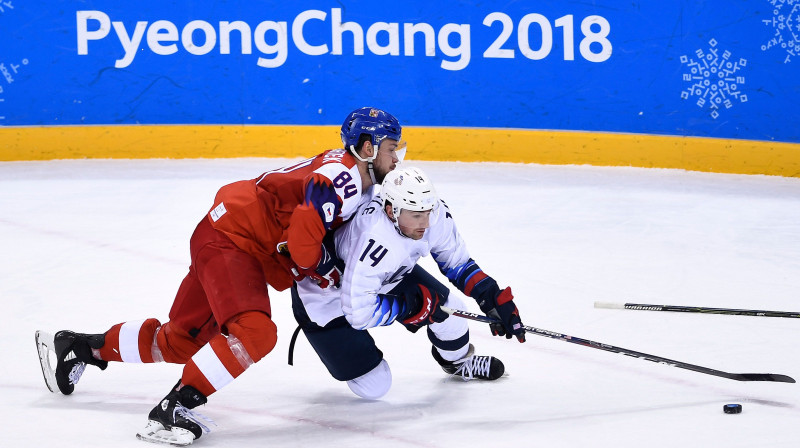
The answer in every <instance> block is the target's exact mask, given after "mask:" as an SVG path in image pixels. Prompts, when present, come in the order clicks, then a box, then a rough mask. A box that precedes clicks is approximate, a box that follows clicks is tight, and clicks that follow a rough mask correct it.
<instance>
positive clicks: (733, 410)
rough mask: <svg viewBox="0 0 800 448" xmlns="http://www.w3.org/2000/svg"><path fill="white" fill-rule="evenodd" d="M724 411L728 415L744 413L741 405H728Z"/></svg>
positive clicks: (724, 407) (723, 408)
mask: <svg viewBox="0 0 800 448" xmlns="http://www.w3.org/2000/svg"><path fill="white" fill-rule="evenodd" d="M722 410H723V411H724V412H725V413H726V414H741V413H742V405H740V404H726V405H725V406H723V407H722Z"/></svg>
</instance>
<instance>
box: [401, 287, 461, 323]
mask: <svg viewBox="0 0 800 448" xmlns="http://www.w3.org/2000/svg"><path fill="white" fill-rule="evenodd" d="M404 299H405V301H406V307H407V308H406V309H407V310H409V311H408V312H407V313H406V316H405V317H404V318H403V319H402V320H401V321H400V322H401V323H402V324H403V325H405V326H406V328H409V329H410V330H412V329H413V327H416V328H417V329H419V327H422V326H425V325H430V324H432V323H434V322H442V321H444V320H445V319H447V317H448V316H450V315H449V314H447V313H446V312H444V311H443V310H442V308H441V307H442V305H443V303H442V302H443V301H444V299H443V298H442V297H441V296H440V295H439V294H438V293H437V292H436V291H433V290H430V289H428V288H427V287H426V286H424V285H422V284H417V288H416V291H412V292H409V293H407V294H406V295H405V297H404ZM413 331H414V330H412V332H413Z"/></svg>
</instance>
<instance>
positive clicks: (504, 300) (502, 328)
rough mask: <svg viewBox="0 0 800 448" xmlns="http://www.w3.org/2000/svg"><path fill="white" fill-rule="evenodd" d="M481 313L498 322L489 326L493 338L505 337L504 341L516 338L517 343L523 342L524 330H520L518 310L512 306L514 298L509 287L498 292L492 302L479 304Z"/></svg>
mask: <svg viewBox="0 0 800 448" xmlns="http://www.w3.org/2000/svg"><path fill="white" fill-rule="evenodd" d="M481 311H483V312H484V313H486V315H487V316H489V317H493V318H495V319H497V320H499V321H500V322H498V323H495V324H490V325H489V329H490V330H491V331H492V334H493V335H494V336H505V337H506V339H511V336H516V337H517V340H519V342H525V329H524V328H522V321H521V320H520V318H519V310H518V309H517V305H515V304H514V296H513V295H512V294H511V288H510V287H508V288H506V289H504V290H502V291H499V293H498V294H497V295H496V297H495V298H494V299H493V300H491V301H489V300H486V301H484V302H483V303H482V304H481Z"/></svg>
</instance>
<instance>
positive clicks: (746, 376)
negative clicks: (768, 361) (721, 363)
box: [733, 373, 796, 383]
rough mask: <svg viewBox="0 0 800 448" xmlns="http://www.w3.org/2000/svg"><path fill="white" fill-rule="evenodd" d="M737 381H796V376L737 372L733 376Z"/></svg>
mask: <svg viewBox="0 0 800 448" xmlns="http://www.w3.org/2000/svg"><path fill="white" fill-rule="evenodd" d="M733 379H734V380H737V381H772V382H776V383H795V382H796V381H795V380H794V378H792V377H790V376H788V375H781V374H779V373H737V374H735V376H734V377H733Z"/></svg>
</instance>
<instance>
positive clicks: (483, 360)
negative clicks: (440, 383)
mask: <svg viewBox="0 0 800 448" xmlns="http://www.w3.org/2000/svg"><path fill="white" fill-rule="evenodd" d="M431 354H433V359H435V360H436V362H438V363H439V365H440V366H442V370H444V371H445V372H447V373H449V374H450V375H461V378H462V379H463V380H464V381H469V380H472V379H479V380H496V379H498V378H500V377H501V376H503V374H504V373H505V371H506V369H505V366H503V362H502V361H500V360H499V359H497V358H495V357H494V356H476V355H475V347H473V345H472V344H469V350H468V351H467V354H466V356H464V357H463V358H461V359H460V360H458V361H447V360H445V359H444V358H442V356H441V355H439V351H438V350H436V347H432V349H431Z"/></svg>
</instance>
